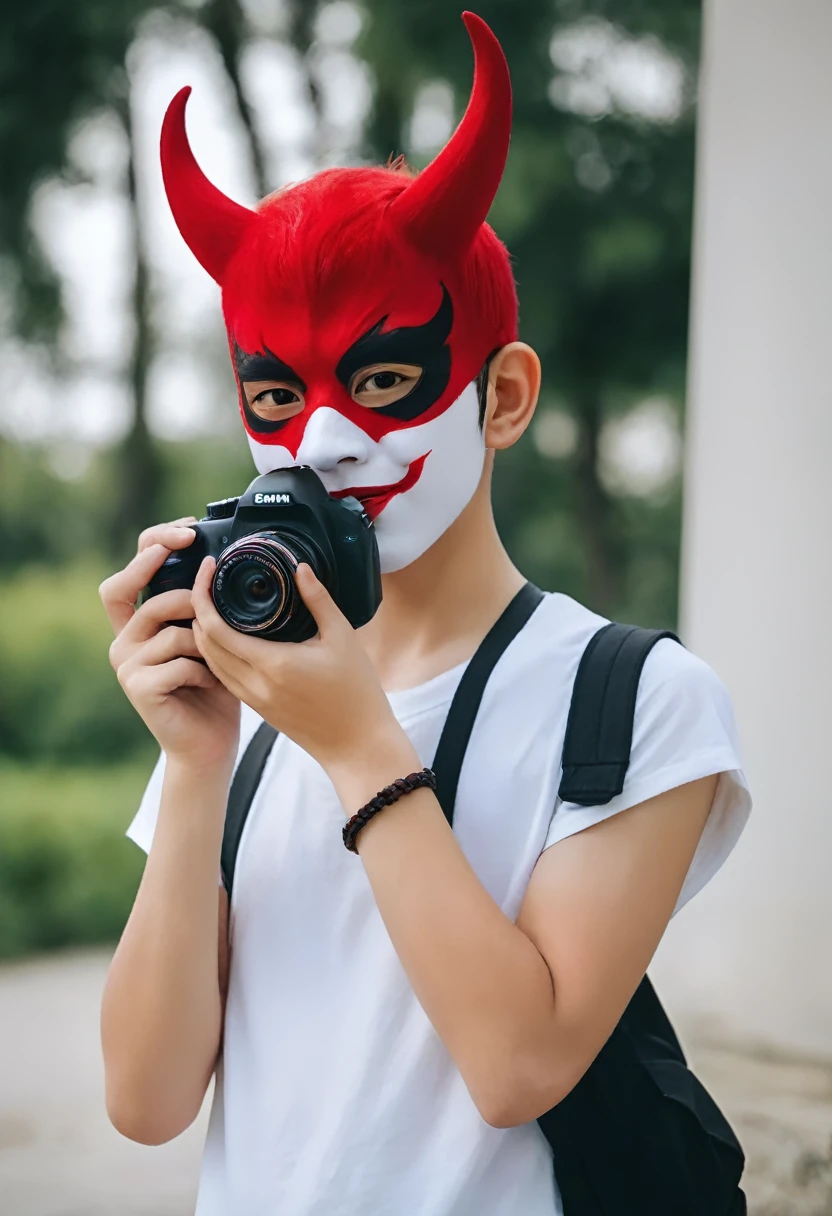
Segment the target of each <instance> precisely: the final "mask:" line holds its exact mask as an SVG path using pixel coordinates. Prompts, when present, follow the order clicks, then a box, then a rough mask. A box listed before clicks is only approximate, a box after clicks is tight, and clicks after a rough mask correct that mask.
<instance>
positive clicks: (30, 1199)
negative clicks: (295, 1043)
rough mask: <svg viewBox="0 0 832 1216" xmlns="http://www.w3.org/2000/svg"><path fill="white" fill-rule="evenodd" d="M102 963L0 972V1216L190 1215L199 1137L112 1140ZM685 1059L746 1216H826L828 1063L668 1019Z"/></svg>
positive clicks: (830, 1160)
mask: <svg viewBox="0 0 832 1216" xmlns="http://www.w3.org/2000/svg"><path fill="white" fill-rule="evenodd" d="M108 961H109V952H107V951H92V952H84V953H77V954H65V955H60V956H55V957H48V958H42V959H37V960H34V961H29V962H25V963H20V964H16V965H7V966H4V967H0V1212H2V1213H3V1216H189V1214H190V1213H192V1212H193V1205H194V1197H195V1194H196V1178H197V1174H198V1170H199V1158H200V1152H201V1147H202V1140H203V1137H204V1135H205V1123H206V1116H207V1103H206V1107H204V1108H203V1111H202V1114H201V1115H200V1118H199V1120H198V1121H197V1123H196V1124H195V1125H194V1126H193V1127H192V1128H190V1129H189V1131H187V1132H186V1133H185V1135H183V1136H180V1137H179V1139H178V1140H176V1141H174V1143H172V1144H168V1145H164V1146H162V1147H161V1148H145V1147H142V1146H140V1145H136V1144H131V1143H130V1142H129V1141H127V1140H124V1139H123V1138H122V1137H120V1136H119V1135H118V1134H117V1133H116V1132H115V1131H114V1130H113V1129H112V1128H111V1127H110V1125H109V1123H108V1122H107V1118H106V1115H105V1113H104V1106H103V1099H102V1073H101V1061H100V1053H99V1046H98V1005H99V1000H100V995H101V989H102V986H103V983H104V976H105V974H106V970H107V965H108ZM676 1021H677V1025H679V1026H680V1029H681V1031H682V1035H683V1038H684V1040H685V1044H686V1046H687V1048H688V1050H689V1054H690V1055H691V1057H692V1060H693V1061H694V1062H695V1064H696V1066H697V1069H698V1071H699V1073H700V1075H701V1076H702V1078H703V1080H704V1081H705V1083H706V1084H707V1085H708V1087H709V1088H710V1089H711V1091H712V1092H713V1094H714V1096H715V1097H716V1098H717V1100H718V1101H719V1102H720V1103H721V1105H722V1106H723V1108H724V1109H725V1111H726V1113H727V1114H728V1116H729V1118H730V1119H731V1121H732V1122H733V1123H734V1125H735V1127H736V1128H737V1130H738V1132H739V1133H740V1137H741V1139H742V1141H743V1143H744V1145H745V1148H746V1152H747V1155H748V1160H749V1165H748V1172H747V1190H748V1194H749V1199H750V1214H751V1216H832V1144H830V1138H832V1061H830V1062H826V1063H823V1062H819V1061H812V1060H809V1059H800V1058H795V1057H788V1056H778V1055H775V1054H772V1053H765V1052H761V1051H757V1052H751V1051H749V1050H747V1049H743V1048H741V1047H737V1046H731V1047H729V1046H728V1045H726V1044H725V1043H720V1042H719V1039H718V1038H715V1037H714V1034H713V1031H711V1032H710V1033H706V1032H705V1031H704V1030H703V1029H702V1027H696V1026H694V1025H685V1024H684V1021H683V1020H682V1021H681V1024H680V1019H679V1018H678V1016H677V1018H676Z"/></svg>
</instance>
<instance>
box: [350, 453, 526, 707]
mask: <svg viewBox="0 0 832 1216" xmlns="http://www.w3.org/2000/svg"><path fill="white" fill-rule="evenodd" d="M525 581H526V580H525V579H524V577H523V575H522V574H521V573H520V571H519V570H517V568H516V567H515V566H514V565H513V563H512V561H511V559H510V558H509V556H508V554H507V553H506V551H505V548H504V547H503V543H502V541H501V540H500V537H499V535H498V533H497V528H496V526H495V523H494V516H493V513H492V510H491V486H490V469H488V468H487V469H486V470H485V471H484V473H483V477H482V480H481V481H480V484H479V487H478V489H477V492H476V494H475V495H474V497H473V498H472V499H471V501H470V503H469V504H468V506H467V507H466V508H465V510H464V511H463V512H462V514H461V515H460V516H459V518H458V519H457V520H456V521H455V522H454V523H453V524H452V525H451V527H450V528H448V530H447V531H446V532H445V533H444V534H443V535H442V536H441V537H440V538H439V540H438V541H437V542H436V544H434V545H432V546H431V548H430V549H428V551H427V552H426V553H424V554H423V555H422V556H421V557H420V558H418V559H417V560H416V561H415V562H412V563H411V565H409V566H407V567H406V568H405V569H404V570H397V571H396V572H395V573H394V574H386V575H384V577H383V579H382V586H383V592H384V598H383V600H382V603H381V606H380V608H379V610H378V612H377V613H376V615H375V617H374V618H373V620H372V621H370V623H369V624H368V625H365V626H364V628H363V629H362V630H361V637H362V641H363V642H364V645H365V647H366V649H367V653H368V654H369V656H370V659H371V660H372V663H373V666H374V667H375V669H376V672H377V673H378V676H379V679H380V681H381V684H382V686H383V687H384V688H386V689H388V690H389V691H392V690H393V689H396V688H409V687H412V686H414V685H416V684H421V683H423V682H424V681H425V680H429V679H431V678H432V677H433V676H435V675H438V674H439V673H440V672H442V671H447V670H448V669H449V668H451V667H455V666H456V665H457V664H458V663H462V662H464V661H465V660H466V659H468V658H470V657H471V655H472V654H473V653H474V651H475V650H476V648H477V646H478V645H479V643H480V642H481V641H482V639H483V638H484V637H485V635H486V633H487V632H488V630H489V629H490V628H491V626H492V625H493V624H494V622H495V621H496V620H497V618H498V617H499V615H500V613H501V612H502V611H503V609H504V608H505V607H506V606H507V605H508V604H509V603H510V601H511V600H512V599H513V597H514V596H515V595H516V594H517V592H518V591H519V590H520V588H521V587H522V586H523V584H524V582H525Z"/></svg>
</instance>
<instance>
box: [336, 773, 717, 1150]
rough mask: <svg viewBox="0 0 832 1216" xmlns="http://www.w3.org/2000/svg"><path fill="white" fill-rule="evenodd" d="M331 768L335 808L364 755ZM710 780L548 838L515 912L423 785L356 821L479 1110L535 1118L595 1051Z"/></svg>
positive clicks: (518, 1119)
mask: <svg viewBox="0 0 832 1216" xmlns="http://www.w3.org/2000/svg"><path fill="white" fill-rule="evenodd" d="M405 760H406V757H405V756H402V759H401V761H399V762H398V765H397V764H396V763H395V762H393V763H390V762H389V761H388V764H387V765H385V766H384V770H386V769H387V768H388V766H389V771H383V770H379V768H378V761H376V768H377V771H378V778H379V788H380V786H381V785H384V784H385V783H386V782H387V781H389V780H390V779H391V778H392V773H393V770H394V769H396V768H398V769H399V770H400V771H402V772H404V771H406V770H405V769H403V768H402V767H401V765H402V763H403V762H405ZM368 765H369V762H368ZM333 776H334V779H335V784H336V788H337V789H338V791H339V794H340V795H341V798H342V801H343V802H344V805H345V806H359V805H361V803H362V802H363V801H365V800H366V796H367V790H368V789H369V787H370V786H373V785H374V781H373V779H372V778H371V777H370V775H369V774H368V773H367V770H366V769H365V770H364V772H363V773H360V774H359V771H358V769H357V768H356V769H354V770H352V773H351V774H347V773H342V774H340V775H339V774H338V773H337V772H336V773H335V774H333ZM715 786H716V777H710V778H703V779H702V780H700V781H694V782H691V783H690V784H688V785H686V786H680V787H679V788H678V789H675V790H671V791H669V792H668V793H666V794H663V795H661V796H659V797H657V798H653V799H651V800H650V801H649V802H645V803H642V804H641V805H640V806H637V807H633V808H632V809H630V810H628V811H623V812H621V813H620V814H618V815H615V816H614V817H613V818H612V819H610V820H607V821H605V822H603V823H600V824H597V825H596V826H595V827H592V828H588V829H586V830H585V831H583V832H580V833H578V834H577V835H576V836H573V837H570V838H569V839H567V840H564V841H562V842H561V843H560V844H557V845H554V846H553V847H552V848H551V849H548V850H547V851H546V853H544V854H543V856H542V857H541V859H540V860H539V861H538V863H537V866H536V868H535V871H534V873H533V875H532V878H531V882H530V884H529V887H528V890H527V893H526V897H525V900H524V903H523V907H522V909H521V912H520V915H519V917H518V920H517V922H516V924H515V923H513V922H512V921H511V920H510V919H509V918H508V917H507V916H506V915H505V914H504V913H503V912H502V911H501V909H500V908H499V907H498V906H497V905H496V904H495V903H494V901H493V900H492V898H491V896H490V895H489V894H488V892H487V891H486V890H485V889H484V887H483V886H482V884H481V883H480V882H479V880H478V879H477V877H476V875H475V874H474V872H473V870H472V869H471V868H470V866H469V864H468V861H467V860H466V858H465V856H464V854H463V852H462V850H461V849H460V847H459V845H458V843H457V841H456V838H455V837H454V835H453V833H452V832H451V830H450V828H449V827H448V824H447V822H446V821H445V818H444V816H443V815H442V812H441V810H440V808H439V805H438V803H437V802H436V799H435V798H434V796H433V795H432V794H431V792H430V791H429V790H420V791H417V792H416V793H414V794H411V795H409V796H408V797H407V798H406V799H403V800H402V801H401V802H399V803H396V804H394V805H393V806H391V807H388V808H386V809H385V810H384V812H383V813H382V814H380V815H377V816H376V817H375V818H374V819H372V820H371V821H370V823H369V824H368V825H367V826H366V827H365V828H364V829H363V830H362V831H361V833H360V834H359V836H358V840H357V844H358V851H359V854H360V857H361V860H362V862H363V863H364V866H365V868H366V870H367V874H368V876H369V879H370V883H371V885H372V888H373V893H374V895H375V898H376V902H377V904H378V907H379V910H380V912H381V915H382V917H383V919H384V922H385V925H386V926H387V930H388V932H389V934H390V937H391V939H392V941H393V945H394V946H395V948H396V952H397V953H398V955H399V958H400V959H401V961H402V965H403V966H404V969H405V971H406V972H407V975H408V978H409V979H410V982H411V984H412V986H413V989H414V991H415V992H416V995H417V996H418V998H419V1000H420V1002H421V1004H422V1006H423V1008H424V1009H425V1012H426V1013H427V1015H428V1017H429V1018H430V1020H431V1022H432V1023H433V1025H434V1027H435V1028H436V1031H437V1033H438V1034H439V1036H440V1038H441V1039H442V1041H443V1042H444V1044H445V1046H446V1047H447V1049H448V1051H449V1052H450V1054H451V1056H452V1057H453V1059H454V1062H455V1063H456V1065H457V1068H458V1069H459V1071H460V1073H461V1074H462V1077H463V1079H464V1080H465V1083H466V1085H467V1086H468V1090H469V1092H470V1094H471V1097H472V1098H473V1100H474V1102H475V1103H476V1105H477V1108H478V1109H479V1111H480V1114H481V1115H482V1116H483V1118H484V1119H485V1120H486V1121H487V1122H488V1123H491V1124H492V1125H494V1126H495V1127H511V1126H515V1125H518V1124H521V1123H527V1122H530V1121H531V1120H533V1119H535V1118H537V1116H538V1115H540V1114H542V1113H543V1112H544V1111H546V1110H549V1109H550V1108H551V1107H552V1106H555V1105H556V1104H557V1103H558V1102H559V1101H560V1100H561V1099H562V1098H563V1097H565V1096H566V1094H567V1093H568V1092H569V1091H570V1089H572V1088H573V1086H574V1085H575V1084H576V1083H577V1082H578V1081H579V1080H580V1078H581V1076H583V1074H584V1072H585V1071H586V1069H587V1068H588V1067H589V1065H590V1064H591V1063H592V1060H593V1059H594V1058H595V1056H596V1055H597V1053H598V1051H599V1050H600V1049H601V1047H602V1046H603V1044H604V1042H605V1040H606V1038H607V1037H608V1036H609V1034H610V1032H611V1031H612V1029H613V1028H614V1026H615V1024H616V1022H617V1021H618V1019H619V1018H620V1016H621V1014H622V1013H623V1011H624V1009H625V1007H626V1005H627V1003H628V1001H629V999H630V997H631V996H632V994H633V992H634V991H635V989H636V987H637V986H638V983H639V981H640V980H641V978H642V976H643V975H644V972H645V971H646V969H647V966H648V964H649V962H650V959H651V958H652V955H653V953H654V951H655V949H656V946H657V945H658V943H659V941H660V939H661V936H662V934H663V932H664V930H665V928H666V926H667V923H668V921H669V919H670V917H671V915H672V912H673V908H674V906H675V903H676V900H677V898H678V894H679V891H680V890H681V887H682V884H683V882H684V878H685V874H686V873H687V870H688V867H689V865H690V861H691V859H692V857H693V854H694V852H695V849H696V844H697V841H698V840H699V837H700V835H701V832H702V829H703V827H704V824H705V820H706V818H707V814H708V810H709V808H710V805H711V802H712V799H713V793H714V789H715ZM408 803H409V804H410V805H408Z"/></svg>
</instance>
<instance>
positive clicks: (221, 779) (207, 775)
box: [165, 751, 237, 792]
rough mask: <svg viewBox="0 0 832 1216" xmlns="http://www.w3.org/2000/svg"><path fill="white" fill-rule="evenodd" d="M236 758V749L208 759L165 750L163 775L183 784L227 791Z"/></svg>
mask: <svg viewBox="0 0 832 1216" xmlns="http://www.w3.org/2000/svg"><path fill="white" fill-rule="evenodd" d="M236 758H237V756H236V751H235V752H234V754H233V755H228V756H219V757H218V756H212V757H211V758H210V759H208V760H206V759H205V758H204V757H196V756H190V755H187V754H182V753H177V752H165V776H166V777H167V778H168V779H169V780H171V781H176V782H178V783H179V782H181V783H182V784H183V785H189V786H209V787H211V788H212V789H224V790H225V791H226V792H227V790H228V787H229V786H230V785H231V777H232V775H233V773H234V761H235V760H236Z"/></svg>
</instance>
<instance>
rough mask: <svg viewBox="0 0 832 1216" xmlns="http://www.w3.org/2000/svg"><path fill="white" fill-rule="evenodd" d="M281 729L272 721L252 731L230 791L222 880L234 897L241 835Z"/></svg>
mask: <svg viewBox="0 0 832 1216" xmlns="http://www.w3.org/2000/svg"><path fill="white" fill-rule="evenodd" d="M277 734H278V732H277V731H276V730H275V728H274V727H273V726H269V724H268V722H261V723H260V725H259V726H258V727H257V730H256V731H255V732H254V734H253V735H252V737H251V739H250V741H249V744H248V747H247V748H246V750H245V752H244V753H243V758H242V760H241V761H240V763H239V764H238V765H237V771H236V772H235V774H234V780H233V781H232V782H231V789H230V790H229V791H228V804H227V806H226V808H225V827H224V828H223V832H222V851H221V854H220V861H221V866H222V881H223V885H224V886H225V889H226V891H227V892H228V895H229V898H230V897H231V889H232V887H233V885H234V868H235V866H236V864H237V850H238V849H239V847H240V837H241V836H242V834H243V828H244V827H245V824H246V819H247V818H248V813H249V811H250V810H251V804H252V802H253V801H254V795H255V794H256V793H257V787H258V785H259V784H260V778H261V777H262V776H263V769H264V768H265V767H266V761H267V760H268V758H269V753H270V752H271V750H272V747H273V746H274V741H275V739H276V738H277Z"/></svg>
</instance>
